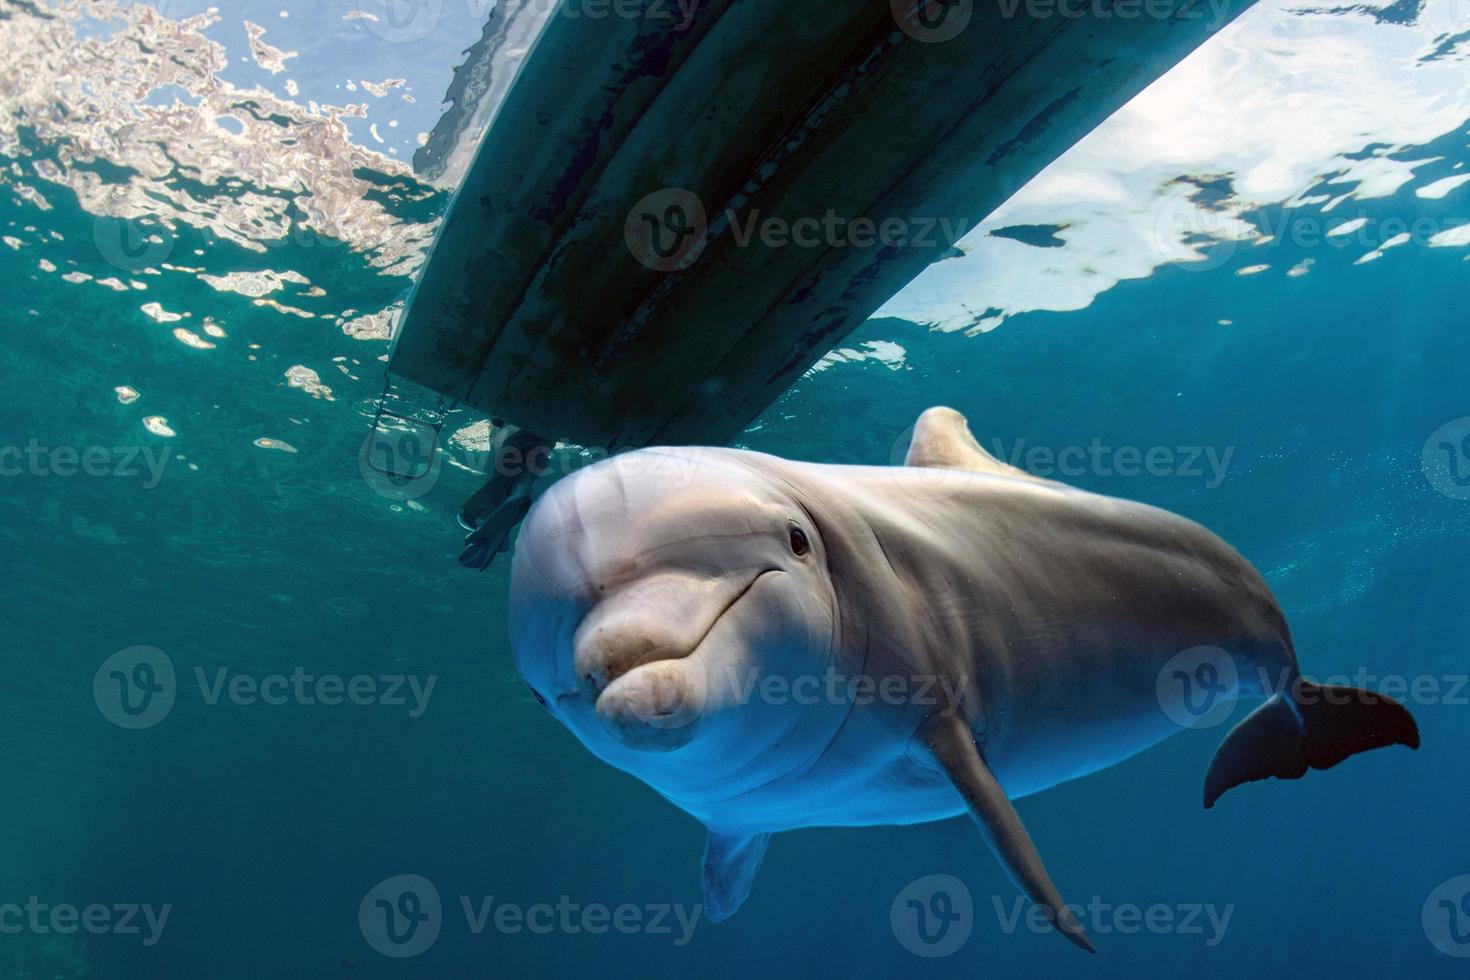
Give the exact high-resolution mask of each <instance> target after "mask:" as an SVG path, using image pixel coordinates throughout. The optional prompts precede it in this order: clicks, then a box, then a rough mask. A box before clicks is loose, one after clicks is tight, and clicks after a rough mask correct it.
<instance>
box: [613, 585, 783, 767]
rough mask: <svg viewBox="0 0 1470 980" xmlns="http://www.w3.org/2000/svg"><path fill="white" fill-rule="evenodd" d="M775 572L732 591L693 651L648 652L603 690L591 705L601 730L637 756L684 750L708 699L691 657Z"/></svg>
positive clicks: (700, 668) (702, 669) (701, 667)
mask: <svg viewBox="0 0 1470 980" xmlns="http://www.w3.org/2000/svg"><path fill="white" fill-rule="evenodd" d="M775 571H779V569H766V570H765V571H762V572H760V573H759V574H757V575H756V576H754V577H753V578H752V579H751V580H750V581H749V582H747V583H746V584H745V586H744V588H742V589H740V590H739V591H738V592H736V593H735V594H734V595H733V596H732V597H731V598H730V600H729V601H728V602H727V603H725V605H724V606H723V607H722V608H721V609H720V611H719V613H718V614H717V615H716V616H715V617H714V619H713V620H712V621H711V622H710V624H709V627H708V628H707V629H705V631H704V632H703V634H702V635H701V636H700V638H699V641H698V642H697V643H695V644H694V645H693V646H691V647H689V648H688V649H682V650H680V649H675V648H672V647H665V648H662V649H660V650H654V651H650V652H649V653H648V654H646V655H644V656H643V657H640V658H639V659H638V661H637V662H636V663H635V664H634V665H633V666H632V667H631V668H629V669H628V670H626V671H624V672H623V673H622V674H620V675H619V676H617V677H616V678H614V679H613V680H612V682H611V683H609V684H608V685H607V686H606V687H604V688H603V689H602V691H601V692H599V693H598V694H597V696H596V698H595V699H593V701H592V708H593V710H594V711H595V712H596V713H597V720H598V721H599V722H600V723H601V725H602V727H603V729H604V730H606V731H607V732H608V733H609V734H610V735H612V736H613V737H614V738H616V739H617V740H618V741H620V742H622V743H623V744H624V745H625V746H627V747H628V748H632V749H637V750H641V751H651V752H672V751H673V750H675V749H678V748H680V747H682V746H684V745H687V744H688V743H689V742H690V741H691V740H692V739H693V738H694V735H695V733H696V731H698V730H699V728H700V725H699V722H700V720H701V718H702V717H703V715H704V709H705V705H706V704H707V702H708V698H709V680H710V678H709V669H710V668H709V665H707V664H705V663H703V662H702V661H699V660H693V659H692V658H693V657H694V655H695V654H696V653H698V652H699V651H700V649H701V648H703V647H704V646H705V644H706V643H708V642H709V639H710V637H711V636H712V635H713V634H714V632H715V630H716V628H717V627H718V626H719V625H720V623H721V622H723V621H724V619H725V617H726V616H728V615H729V614H730V611H731V610H732V609H734V608H735V607H736V606H738V605H739V604H740V600H742V599H744V598H745V597H746V596H747V595H749V594H750V592H751V590H752V589H754V588H755V586H756V583H758V582H759V581H760V580H761V579H763V578H765V577H766V576H767V575H769V574H771V573H772V572H775Z"/></svg>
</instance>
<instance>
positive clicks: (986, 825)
mask: <svg viewBox="0 0 1470 980" xmlns="http://www.w3.org/2000/svg"><path fill="white" fill-rule="evenodd" d="M919 738H920V740H921V741H922V742H923V743H924V745H925V746H927V747H928V749H929V751H930V752H931V753H932V754H933V756H934V761H935V762H937V763H938V764H939V768H941V769H943V770H944V772H945V774H946V775H947V776H949V779H950V782H952V783H953V784H954V788H955V789H957V790H958V791H959V794H960V796H962V797H964V800H965V803H966V804H967V805H968V806H969V808H970V814H971V816H973V817H974V818H975V822H976V823H978V824H979V825H980V832H981V833H983V834H984V835H985V839H986V841H987V842H988V843H989V844H990V850H991V851H992V852H994V854H995V856H996V857H997V858H998V859H999V860H1000V863H1001V865H1002V866H1003V867H1004V868H1005V869H1006V872H1007V873H1008V874H1009V875H1010V876H1011V880H1012V881H1014V882H1015V883H1016V887H1018V888H1020V889H1021V891H1022V892H1024V893H1025V895H1026V897H1027V898H1029V899H1031V901H1033V902H1035V903H1036V905H1037V907H1039V908H1040V909H1041V910H1042V912H1044V913H1045V914H1046V917H1047V920H1048V921H1049V922H1051V924H1052V925H1053V926H1054V927H1055V928H1056V929H1057V931H1059V932H1060V933H1061V934H1062V935H1064V936H1066V937H1067V938H1068V939H1070V940H1071V941H1072V942H1074V943H1076V944H1077V945H1078V946H1081V947H1082V948H1083V949H1085V950H1087V951H1088V952H1089V953H1092V952H1096V951H1095V950H1094V949H1093V948H1092V942H1091V941H1090V940H1089V939H1088V938H1087V932H1086V931H1085V930H1084V929H1083V928H1082V925H1081V923H1079V922H1078V921H1077V919H1076V917H1075V916H1074V915H1073V914H1072V913H1071V911H1070V910H1069V909H1068V908H1067V906H1066V903H1064V902H1063V901H1062V896H1061V895H1060V894H1059V893H1058V892H1057V889H1056V886H1055V885H1053V884H1052V883H1051V878H1050V877H1048V876H1047V873H1046V868H1045V867H1044V866H1043V865H1042V863H1041V856H1040V855H1039V854H1037V853H1036V845H1034V844H1032V843H1031V837H1030V835H1028V834H1027V833H1026V828H1025V826H1023V825H1022V823H1021V817H1020V815H1019V814H1017V813H1016V808H1015V807H1014V806H1012V805H1011V801H1010V798H1009V797H1007V796H1006V794H1005V790H1003V789H1001V785H1000V783H999V782H998V781H997V780H996V778H995V774H994V773H992V772H991V771H990V766H988V765H987V764H986V763H985V757H984V756H983V755H981V753H980V747H979V746H978V745H976V744H975V736H974V734H973V733H972V732H971V731H970V725H969V722H968V721H966V720H965V718H964V716H963V715H962V714H961V713H960V712H958V711H955V712H949V713H941V714H937V715H934V716H933V717H932V718H930V719H929V720H928V721H926V722H925V723H924V726H923V728H921V729H920V730H919Z"/></svg>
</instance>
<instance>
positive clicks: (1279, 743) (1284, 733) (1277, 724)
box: [1205, 680, 1419, 809]
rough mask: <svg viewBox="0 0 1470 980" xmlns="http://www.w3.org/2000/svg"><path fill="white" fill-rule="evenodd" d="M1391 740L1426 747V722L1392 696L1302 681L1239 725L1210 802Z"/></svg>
mask: <svg viewBox="0 0 1470 980" xmlns="http://www.w3.org/2000/svg"><path fill="white" fill-rule="evenodd" d="M1385 745H1407V746H1408V747H1409V748H1411V749H1417V748H1418V747H1419V726H1418V725H1416V724H1415V723H1414V718H1413V716H1412V715H1410V714H1409V712H1408V710H1407V709H1406V708H1404V706H1403V705H1401V704H1399V703H1398V702H1397V701H1395V700H1394V699H1393V698H1390V697H1387V696H1385V695H1382V694H1375V693H1373V692H1372V691H1364V690H1361V689H1359V688H1356V687H1338V686H1334V685H1321V684H1313V683H1311V682H1310V681H1307V680H1298V681H1297V682H1296V683H1295V684H1293V685H1292V689H1291V693H1290V694H1277V695H1274V696H1273V697H1272V698H1271V699H1270V700H1269V701H1267V702H1266V703H1265V704H1263V705H1261V706H1260V707H1259V708H1257V709H1256V710H1255V711H1252V712H1251V713H1250V714H1249V715H1247V716H1246V718H1245V720H1244V721H1242V722H1241V723H1240V724H1238V725H1236V726H1235V728H1233V729H1232V730H1231V732H1230V734H1229V735H1227V736H1225V741H1224V742H1222V743H1221V744H1220V748H1219V749H1218V750H1217V751H1216V752H1215V759H1214V761H1213V762H1211V763H1210V771H1209V773H1208V774H1207V775H1206V776H1205V808H1206V809H1209V808H1210V807H1212V806H1214V805H1215V801H1216V800H1218V799H1219V798H1220V797H1221V796H1222V795H1223V794H1224V793H1225V792H1226V791H1227V790H1230V789H1232V788H1234V787H1236V786H1239V785H1240V784H1241V783H1249V782H1253V781H1255V780H1258V779H1270V778H1271V777H1272V776H1275V777H1276V778H1277V779H1300V778H1301V777H1302V776H1304V775H1306V772H1307V770H1308V769H1331V768H1332V767H1333V766H1335V765H1337V764H1338V763H1339V762H1341V761H1342V760H1344V759H1346V758H1347V757H1348V756H1351V755H1357V754H1358V753H1359V752H1367V751H1368V750H1369V749H1378V748H1382V747H1383V746H1385Z"/></svg>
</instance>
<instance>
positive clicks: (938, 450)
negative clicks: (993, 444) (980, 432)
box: [903, 406, 1035, 480]
mask: <svg viewBox="0 0 1470 980" xmlns="http://www.w3.org/2000/svg"><path fill="white" fill-rule="evenodd" d="M903 462H904V465H905V466H928V467H934V468H936V469H951V470H971V471H973V472H975V473H994V474H997V475H999V476H1018V477H1024V478H1026V479H1028V480H1034V479H1035V477H1033V476H1032V475H1031V474H1030V473H1027V472H1026V471H1025V470H1021V469H1017V468H1016V467H1014V466H1011V465H1009V464H1007V463H1003V462H1001V461H1000V460H998V459H996V458H995V457H994V456H992V455H991V454H990V453H987V452H986V451H985V450H984V449H983V448H981V446H980V443H978V442H976V441H975V437H974V436H972V435H971V434H970V426H969V423H967V422H966V421H965V417H964V416H963V415H961V414H960V413H959V412H956V411H955V410H954V409H952V408H945V407H943V406H936V407H934V408H931V409H929V410H928V411H926V412H925V413H924V414H923V415H920V416H919V421H918V422H916V423H914V437H913V439H912V440H910V442H909V454H908V456H907V457H906V458H905V459H904V461H903Z"/></svg>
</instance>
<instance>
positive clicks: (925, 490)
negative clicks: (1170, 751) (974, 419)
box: [510, 408, 1419, 951]
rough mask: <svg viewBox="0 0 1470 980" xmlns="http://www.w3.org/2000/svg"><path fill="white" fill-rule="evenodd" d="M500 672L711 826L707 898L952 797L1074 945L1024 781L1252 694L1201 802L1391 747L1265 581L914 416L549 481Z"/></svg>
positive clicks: (1409, 727)
mask: <svg viewBox="0 0 1470 980" xmlns="http://www.w3.org/2000/svg"><path fill="white" fill-rule="evenodd" d="M510 602H511V608H510V631H511V640H512V645H513V648H514V651H515V657H516V664H517V668H518V670H519V672H520V674H521V676H522V678H523V679H524V680H525V681H526V683H527V684H528V685H529V686H530V687H531V690H532V692H533V693H534V694H535V695H536V698H537V700H538V701H540V702H541V703H542V704H543V705H545V707H546V709H547V711H549V712H550V713H551V714H552V715H553V716H554V717H555V718H556V719H557V720H558V721H560V722H561V723H562V724H564V725H565V726H566V727H567V728H569V729H571V731H572V732H573V733H574V734H575V735H576V737H577V738H578V739H579V740H580V741H581V742H582V743H583V744H584V745H585V746H586V747H587V748H588V749H590V750H591V751H592V753H593V754H594V755H596V756H597V757H598V758H600V759H602V760H604V761H605V762H607V763H609V764H611V765H613V766H616V767H617V768H619V769H622V770H624V771H626V772H628V773H631V774H632V775H634V776H636V777H637V778H639V779H641V780H643V781H644V782H645V783H647V784H648V785H650V786H652V787H653V788H654V789H655V790H657V791H658V792H659V793H660V794H662V795H663V796H664V797H665V798H667V799H668V800H669V801H670V802H672V803H674V804H675V805H677V806H679V807H681V808H682V809H684V810H685V811H687V812H688V813H690V814H691V815H693V816H694V817H696V818H697V819H699V820H700V821H702V822H703V823H704V824H705V825H706V826H707V827H708V829H709V838H708V843H707V845H706V848H705V854H704V864H703V891H704V901H705V907H706V914H707V915H708V916H709V917H710V918H711V919H712V920H715V921H719V920H722V919H725V918H727V917H728V916H730V915H731V914H732V913H734V912H735V910H736V909H738V908H739V907H740V905H741V904H742V903H743V902H744V901H745V899H746V898H747V896H748V895H749V893H750V889H751V885H752V881H753V879H754V877H755V874H756V871H757V869H758V868H759V866H760V862H761V859H762V857H763V856H764V854H765V851H766V846H767V843H768V842H769V840H770V836H771V834H773V833H776V832H778V831H782V830H789V829H794V828H799V827H817V826H861V825H875V824H912V823H920V822H924V821H930V820H939V819H944V818H948V817H953V816H956V815H958V814H961V813H964V812H966V811H968V812H969V813H970V814H971V815H972V816H973V817H974V819H975V821H976V822H977V823H978V824H979V827H980V830H981V832H982V834H983V835H984V837H985V839H986V841H987V843H988V844H989V846H990V848H991V849H992V851H993V852H994V854H995V856H996V857H997V858H998V859H999V861H1000V863H1001V864H1002V865H1003V866H1004V867H1005V869H1006V871H1007V872H1008V873H1009V875H1010V877H1011V878H1012V880H1013V881H1014V882H1015V883H1016V885H1017V886H1018V887H1019V889H1020V890H1021V891H1022V892H1023V893H1024V894H1025V895H1026V896H1027V897H1028V898H1029V899H1030V900H1031V901H1032V902H1034V903H1035V904H1036V905H1037V906H1038V907H1039V908H1041V909H1042V911H1043V912H1044V913H1045V915H1046V917H1047V919H1048V921H1050V922H1051V923H1052V925H1053V926H1054V927H1055V928H1056V929H1057V931H1059V932H1061V933H1062V934H1063V935H1064V936H1066V937H1067V938H1068V939H1070V940H1071V941H1072V942H1073V943H1075V944H1077V945H1078V946H1080V947H1082V948H1084V949H1087V950H1089V951H1091V950H1092V949H1093V947H1092V943H1091V941H1090V940H1089V938H1088V936H1087V934H1086V932H1085V931H1084V929H1083V928H1082V926H1081V924H1080V923H1079V922H1078V921H1077V919H1076V917H1075V915H1074V914H1073V913H1072V912H1071V911H1070V910H1069V908H1068V907H1067V905H1066V903H1065V902H1064V901H1063V900H1062V897H1061V895H1060V894H1059V892H1058V890H1057V888H1056V887H1055V886H1054V885H1053V883H1052V881H1051V878H1050V876H1049V875H1048V873H1047V871H1046V868H1045V867H1044V866H1043V864H1042V861H1041V858H1040V856H1039V855H1038V853H1037V849H1036V847H1035V846H1034V845H1033V843H1032V841H1031V838H1030V836H1029V835H1028V834H1027V832H1026V828H1025V827H1024V826H1023V825H1022V822H1021V819H1020V817H1019V816H1018V815H1017V813H1016V810H1015V807H1014V805H1013V801H1014V800H1015V799H1017V798H1019V797H1023V796H1027V795H1029V794H1032V793H1036V792H1039V791H1041V790H1044V789H1047V788H1048V787H1051V786H1055V785H1057V784H1058V783H1062V782H1065V781H1067V780H1070V779H1076V778H1078V777H1080V776H1085V775H1087V774H1089V773H1092V772H1096V771H1098V770H1100V769H1104V768H1106V767H1108V766H1111V765H1114V764H1115V763H1118V762H1120V761H1122V760H1124V759H1127V758H1129V757H1130V756H1133V755H1135V754H1137V753H1139V752H1141V751H1143V750H1144V749H1146V748H1148V747H1149V746H1151V745H1154V744H1156V743H1158V742H1159V741H1161V740H1163V739H1164V738H1167V737H1168V736H1169V735H1171V734H1174V733H1176V732H1178V731H1180V730H1181V729H1182V728H1184V727H1189V724H1190V717H1191V713H1192V712H1195V711H1196V709H1199V708H1201V707H1202V706H1203V704H1204V702H1205V701H1206V700H1215V701H1220V702H1222V703H1226V702H1229V701H1231V700H1233V699H1236V698H1240V697H1266V700H1265V702H1264V703H1263V704H1262V705H1261V706H1260V707H1258V708H1257V709H1256V710H1255V711H1254V712H1253V713H1251V714H1250V715H1249V716H1247V717H1246V718H1245V719H1244V720H1243V721H1241V722H1240V723H1239V725H1238V726H1236V727H1235V728H1234V730H1232V731H1231V732H1230V733H1229V735H1228V736H1227V737H1226V738H1225V740H1224V742H1223V743H1222V744H1221V746H1220V748H1219V750H1218V752H1217V754H1216V755H1215V757H1214V760H1213V762H1212V763H1211V765H1210V768H1209V771H1208V773H1207V774H1206V776H1205V781H1204V805H1205V806H1206V807H1207V808H1208V807H1211V806H1213V805H1214V803H1215V801H1216V800H1217V799H1219V797H1220V796H1221V794H1223V793H1224V792H1226V791H1227V790H1229V789H1231V788H1232V787H1235V786H1237V785H1239V784H1241V783H1244V782H1248V781H1251V780H1259V779H1266V778H1270V777H1276V778H1280V779H1296V778H1299V777H1301V776H1302V775H1304V774H1305V773H1306V772H1307V770H1308V769H1327V768H1330V767H1332V766H1335V765H1337V764H1338V763H1339V762H1341V761H1343V760H1344V759H1346V758H1347V757H1348V756H1350V755H1354V754H1356V753H1359V752H1364V751H1367V750H1369V749H1374V748H1379V747H1382V746H1388V745H1394V744H1399V745H1407V746H1409V747H1410V748H1417V747H1418V744H1419V733H1418V729H1417V727H1416V725H1415V723H1414V720H1413V718H1412V717H1411V716H1410V714H1409V713H1408V711H1407V710H1406V709H1405V708H1404V707H1403V706H1402V705H1400V704H1399V703H1398V702H1396V701H1393V700H1392V699H1390V698H1388V697H1385V696H1383V695H1379V694H1374V693H1371V692H1368V691H1363V690H1358V689H1355V688H1347V687H1330V686H1325V685H1318V684H1315V683H1313V682H1311V681H1309V680H1307V679H1306V678H1304V677H1303V676H1302V674H1301V672H1300V670H1299V668H1298V666H1297V659H1296V654H1295V652H1294V650H1293V648H1292V642H1291V637H1290V634H1289V631H1288V629H1287V623H1286V618H1285V616H1284V615H1283V614H1282V612H1281V609H1280V607H1279V606H1278V605H1277V603H1276V600H1275V599H1274V598H1273V597H1272V595H1271V592H1270V590H1269V589H1268V588H1267V585H1266V583H1265V581H1264V580H1263V579H1262V577H1261V576H1260V574H1258V573H1257V572H1256V570H1255V569H1254V568H1252V567H1251V565H1250V564H1249V563H1247V562H1246V561H1245V559H1243V558H1242V557H1241V556H1240V555H1239V554H1237V553H1236V552H1235V551H1234V550H1233V549H1232V548H1231V547H1230V546H1229V545H1227V544H1226V543H1225V542H1224V541H1222V540H1221V539H1220V538H1218V537H1216V536H1215V535H1214V534H1212V533H1211V532H1210V531H1208V530H1206V529H1205V528H1203V527H1201V526H1199V525H1197V524H1195V523H1193V522H1191V521H1189V520H1186V519H1185V518H1182V517H1179V516H1176V515H1174V514H1172V513H1169V512H1167V511H1163V510H1159V509H1157V508H1154V507H1150V506H1146V505H1144V504H1139V503H1133V502H1129V501H1125V500H1118V499H1114V498H1110V497H1105V496H1100V495H1098V494H1094V493H1088V492H1085V491H1082V490H1078V489H1075V488H1072V487H1069V486H1066V485H1063V484H1061V483H1056V482H1052V481H1049V480H1044V479H1039V478H1037V477H1034V476H1031V475H1029V474H1027V473H1026V472H1024V471H1022V470H1019V469H1017V468H1015V467H1012V466H1009V465H1007V464H1005V463H1003V462H1001V461H1000V460H998V459H996V458H995V457H993V456H992V455H990V454H989V453H987V452H986V451H985V450H984V449H982V448H981V447H980V445H979V444H978V443H977V442H976V441H975V439H974V437H973V436H972V435H971V434H970V430H969V427H968V425H967V423H966V420H965V418H964V417H963V416H962V415H960V413H958V412H956V411H954V410H952V409H947V408H933V409H930V410H929V411H927V412H925V413H924V414H923V415H922V416H921V417H920V418H919V421H918V423H917V424H916V426H915V427H914V432H913V437H912V441H911V444H910V446H909V449H908V454H907V458H906V460H905V465H903V466H900V467H866V466H837V465H823V464H813V463H800V462H791V461H787V460H784V459H780V458H777V457H774V456H769V455H764V454H761V453H756V452H748V451H741V450H733V449H711V448H696V449H671V448H660V449H645V450H639V451H637V452H632V453H627V454H624V455H621V456H616V457H613V458H610V459H607V460H604V461H602V462H599V463H597V464H595V465H593V466H590V467H588V468H586V469H583V470H580V471H578V472H576V473H574V474H572V475H570V476H568V477H565V478H564V479H562V480H560V481H559V482H557V483H556V484H554V485H553V486H552V487H551V488H549V489H548V490H547V491H546V492H545V493H544V494H543V495H542V496H541V497H540V498H539V499H538V500H537V501H536V502H535V504H534V506H532V507H531V510H530V512H529V513H528V515H527V517H526V521H525V524H524V527H523V528H522V530H521V533H520V537H519V539H518V541H517V544H516V549H515V556H514V561H513V566H512V571H511V600H510Z"/></svg>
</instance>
